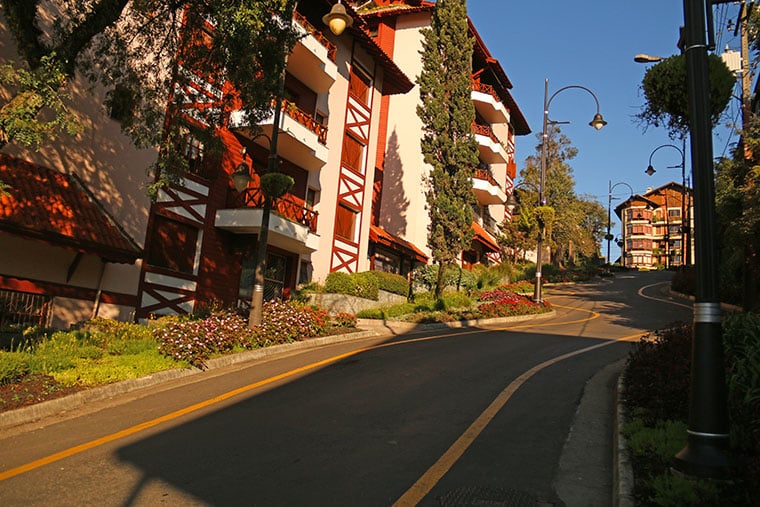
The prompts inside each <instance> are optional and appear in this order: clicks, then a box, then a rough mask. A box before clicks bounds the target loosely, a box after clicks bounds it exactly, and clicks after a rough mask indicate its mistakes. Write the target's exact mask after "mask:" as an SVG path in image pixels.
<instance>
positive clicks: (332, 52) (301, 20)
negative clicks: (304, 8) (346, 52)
mask: <svg viewBox="0 0 760 507" xmlns="http://www.w3.org/2000/svg"><path fill="white" fill-rule="evenodd" d="M293 19H295V20H296V22H297V23H298V24H299V25H301V26H302V27H304V29H305V30H306V31H307V32H309V34H311V36H312V37H314V38H315V39H317V40H318V41H319V43H320V44H322V45H323V46H324V47H326V48H327V57H328V58H329V59H330V60H332V61H333V62H335V61H336V60H337V55H338V48H337V47H336V46H335V44H333V43H332V42H330V40H329V39H328V38H327V37H325V36H324V35H322V32H320V31H319V30H317V29H316V28H314V25H312V24H311V23H309V22H308V21H307V20H306V18H305V17H304V16H303V15H302V14H300V13H298V12H296V13H294V14H293Z"/></svg>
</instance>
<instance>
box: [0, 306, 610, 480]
mask: <svg viewBox="0 0 760 507" xmlns="http://www.w3.org/2000/svg"><path fill="white" fill-rule="evenodd" d="M554 306H556V307H558V308H565V309H570V310H578V311H582V312H586V313H590V314H591V315H590V316H589V317H586V318H583V319H578V320H573V321H569V322H562V323H541V322H536V323H533V324H521V325H514V326H505V327H501V328H498V329H476V330H471V331H463V332H458V333H447V334H438V335H435V336H427V337H421V338H411V339H408V340H401V341H395V342H389V343H382V344H379V345H373V346H370V347H363V348H360V349H356V350H353V351H351V352H346V353H344V354H339V355H336V356H332V357H329V358H327V359H323V360H321V361H317V362H314V363H310V364H307V365H304V366H301V367H299V368H295V369H293V370H289V371H286V372H284V373H280V374H279V375H275V376H273V377H269V378H266V379H263V380H260V381H258V382H254V383H252V384H248V385H246V386H243V387H240V388H238V389H234V390H232V391H228V392H226V393H223V394H220V395H219V396H215V397H213V398H209V399H207V400H204V401H201V402H199V403H196V404H193V405H189V406H187V407H184V408H182V409H180V410H176V411H174V412H171V413H169V414H166V415H163V416H161V417H157V418H155V419H151V420H149V421H145V422H143V423H140V424H137V425H134V426H130V427H129V428H125V429H123V430H121V431H117V432H115V433H111V434H110V435H105V436H103V437H100V438H97V439H94V440H90V441H89V442H85V443H83V444H80V445H76V446H74V447H70V448H68V449H64V450H63V451H60V452H57V453H54V454H50V455H48V456H45V457H42V458H40V459H37V460H34V461H31V462H29V463H26V464H24V465H21V466H18V467H15V468H11V469H9V470H6V471H3V472H0V481H4V480H7V479H10V478H12V477H15V476H17V475H21V474H24V473H27V472H30V471H32V470H36V469H38V468H41V467H43V466H46V465H49V464H51V463H55V462H56V461H60V460H62V459H65V458H69V457H71V456H75V455H77V454H80V453H82V452H85V451H88V450H90V449H94V448H96V447H100V446H102V445H105V444H108V443H110V442H114V441H116V440H119V439H122V438H126V437H128V436H131V435H134V434H136V433H139V432H141V431H144V430H147V429H150V428H153V427H155V426H158V425H159V424H163V423H166V422H169V421H172V420H175V419H178V418H180V417H183V416H185V415H188V414H191V413H193V412H197V411H198V410H201V409H204V408H207V407H210V406H212V405H216V404H218V403H221V402H223V401H225V400H228V399H230V398H233V397H235V396H238V395H240V394H244V393H247V392H250V391H253V390H255V389H258V388H260V387H263V386H266V385H269V384H272V383H274V382H277V381H280V380H284V379H287V378H289V377H293V376H294V375H298V374H300V373H304V372H307V371H310V370H314V369H316V368H319V367H322V366H326V365H328V364H331V363H334V362H336V361H340V360H341V359H346V358H348V357H352V356H355V355H358V354H361V353H363V352H368V351H370V350H374V349H380V348H384V347H391V346H396V345H405V344H410V343H416V342H424V341H430V340H436V339H440V338H447V337H453V336H461V335H467V334H475V333H486V332H489V331H494V330H507V329H510V330H511V329H523V328H535V327H551V326H559V325H567V324H575V323H581V322H587V321H589V320H593V319H596V318H599V316H600V315H599V314H598V313H596V312H594V311H591V310H585V309H583V308H574V307H569V306H561V305H554ZM609 343H614V342H609ZM609 343H604V344H601V345H595V346H593V347H590V348H588V349H582V351H586V350H591V349H593V348H597V347H599V346H603V345H606V344H609ZM580 352H581V351H578V352H576V353H571V354H570V355H575V354H577V353H580ZM570 355H567V356H566V357H570ZM562 357H565V356H562ZM542 364H543V363H542ZM539 366H541V365H539ZM530 371H532V370H530ZM521 383H522V382H521ZM510 385H511V384H510ZM515 389H516V388H515ZM510 396H511V394H510ZM504 403H506V400H504ZM502 405H503V404H502ZM481 417H482V415H481Z"/></svg>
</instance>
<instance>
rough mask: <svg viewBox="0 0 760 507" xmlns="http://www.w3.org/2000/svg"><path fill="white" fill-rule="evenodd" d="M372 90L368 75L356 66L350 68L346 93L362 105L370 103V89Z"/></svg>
mask: <svg viewBox="0 0 760 507" xmlns="http://www.w3.org/2000/svg"><path fill="white" fill-rule="evenodd" d="M371 88H372V78H371V77H370V76H369V73H368V72H366V71H365V70H364V69H362V68H361V67H359V66H358V65H356V63H354V65H353V66H352V68H351V77H350V78H349V82H348V91H349V93H350V94H351V95H353V96H354V97H355V98H356V99H358V100H359V102H361V103H362V104H364V105H368V104H369V103H370V101H369V98H370V89H371Z"/></svg>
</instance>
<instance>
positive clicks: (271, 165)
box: [232, 0, 354, 327]
mask: <svg viewBox="0 0 760 507" xmlns="http://www.w3.org/2000/svg"><path fill="white" fill-rule="evenodd" d="M296 4H297V2H294V3H293V9H292V11H291V12H290V13H289V18H288V19H290V20H292V19H293V14H294V13H295V10H296ZM322 21H323V22H324V23H325V24H326V25H328V26H329V27H330V31H331V32H332V33H333V34H335V35H336V36H338V35H341V34H342V33H343V31H344V30H345V29H346V28H347V27H350V26H351V25H353V22H354V20H353V18H352V17H351V16H350V15H349V14H348V13H347V12H346V8H345V6H343V4H342V3H341V0H338V3H337V4H334V5H333V6H332V9H331V10H330V12H329V13H328V14H326V15H324V16H323V17H322ZM287 59H288V55H287V54H286V55H285V64H286V65H285V66H283V69H282V74H281V75H280V82H279V83H278V90H277V93H276V95H275V97H274V117H273V119H272V123H273V126H272V137H271V138H270V140H269V158H268V163H267V172H268V173H274V172H276V171H277V169H278V155H277V141H278V138H279V134H280V118H281V114H282V103H281V102H282V98H283V96H284V95H285V67H286V66H287ZM241 165H243V166H245V163H243V164H241ZM242 170H245V171H246V172H247V166H246V167H245V168H243V167H241V166H240V165H239V166H238V167H237V170H236V171H235V173H234V174H233V176H232V177H233V180H234V181H235V185H236V188H237V185H239V184H242V181H243V177H242V174H241V171H242ZM236 178H237V179H236ZM248 181H250V176H248ZM245 185H247V181H246V183H245ZM242 188H243V189H244V188H245V186H243V187H242ZM261 194H262V195H263V196H264V203H263V206H262V210H261V228H260V232H259V238H258V243H257V245H256V263H255V265H256V268H255V271H254V278H253V294H252V296H251V311H250V314H249V316H248V326H249V327H256V326H260V325H261V321H262V315H263V312H264V281H265V280H264V274H265V273H266V269H267V242H268V240H269V216H270V215H271V211H272V196H270V195H268V193H267V192H266V191H265V189H263V188H262V191H261Z"/></svg>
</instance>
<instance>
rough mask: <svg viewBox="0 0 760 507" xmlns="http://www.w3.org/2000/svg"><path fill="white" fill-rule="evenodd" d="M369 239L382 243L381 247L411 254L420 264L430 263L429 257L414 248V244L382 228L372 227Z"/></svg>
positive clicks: (370, 227)
mask: <svg viewBox="0 0 760 507" xmlns="http://www.w3.org/2000/svg"><path fill="white" fill-rule="evenodd" d="M369 239H370V240H371V241H374V242H376V243H380V244H381V245H385V246H387V247H389V248H393V249H394V250H396V251H399V252H403V253H407V254H410V255H412V256H413V257H414V258H415V259H416V260H417V261H419V262H424V263H427V261H428V256H427V255H425V253H424V252H423V251H422V250H420V249H419V248H417V247H416V246H414V244H413V243H411V242H409V241H406V240H405V239H401V238H399V237H398V236H394V235H393V234H391V233H390V232H388V231H386V230H385V229H383V228H382V227H378V226H376V225H370V226H369Z"/></svg>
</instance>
